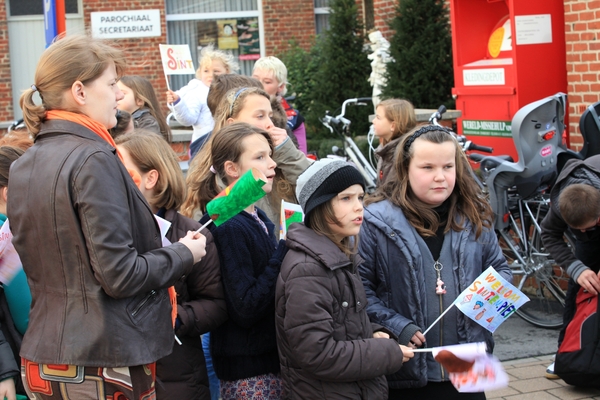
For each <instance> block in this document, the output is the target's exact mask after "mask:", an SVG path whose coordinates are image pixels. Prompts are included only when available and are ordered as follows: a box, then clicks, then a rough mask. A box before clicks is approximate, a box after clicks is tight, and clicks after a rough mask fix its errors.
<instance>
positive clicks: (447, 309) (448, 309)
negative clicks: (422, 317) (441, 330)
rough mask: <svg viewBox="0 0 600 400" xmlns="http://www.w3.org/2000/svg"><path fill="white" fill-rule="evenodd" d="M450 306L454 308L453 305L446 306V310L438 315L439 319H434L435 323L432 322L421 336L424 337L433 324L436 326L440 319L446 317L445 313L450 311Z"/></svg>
mask: <svg viewBox="0 0 600 400" xmlns="http://www.w3.org/2000/svg"><path fill="white" fill-rule="evenodd" d="M452 306H454V303H452V304H450V305H449V306H448V308H446V309H445V310H444V312H443V313H442V315H440V316H439V317H437V319H436V320H435V321H433V323H432V324H431V325H429V328H427V329H425V332H423V335H426V334H427V332H429V331H430V330H431V328H433V326H434V325H435V324H437V323H438V322H439V321H440V319H442V317H443V316H444V315H446V313H447V312H448V311H450V309H451V308H452Z"/></svg>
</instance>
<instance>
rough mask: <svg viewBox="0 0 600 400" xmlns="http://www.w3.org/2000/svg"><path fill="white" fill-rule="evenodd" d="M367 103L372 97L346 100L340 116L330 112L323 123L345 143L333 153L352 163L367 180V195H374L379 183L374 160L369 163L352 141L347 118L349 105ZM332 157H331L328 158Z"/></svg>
mask: <svg viewBox="0 0 600 400" xmlns="http://www.w3.org/2000/svg"><path fill="white" fill-rule="evenodd" d="M367 101H369V102H370V101H371V98H370V97H359V98H354V99H347V100H344V102H343V103H342V107H341V112H340V114H338V115H336V116H335V117H334V116H332V115H330V114H329V111H326V112H325V116H324V117H323V118H322V119H321V123H322V124H323V125H325V127H326V128H327V129H329V131H331V133H335V134H337V135H338V136H339V137H340V138H341V139H342V142H343V148H342V149H338V148H337V146H334V147H333V148H332V152H333V153H334V157H335V155H336V154H340V153H341V154H343V156H342V157H343V158H345V159H346V160H348V161H351V162H352V163H353V164H354V165H355V166H356V168H357V169H358V170H359V171H360V173H361V174H362V176H363V178H365V184H366V191H367V193H372V192H374V191H375V187H376V182H377V172H376V168H375V167H374V165H373V163H372V160H371V162H369V161H368V160H367V159H366V158H365V156H364V155H363V154H362V152H361V151H360V149H359V148H358V146H357V145H356V143H354V140H352V136H351V134H350V124H351V122H350V120H349V119H347V118H345V117H344V115H345V114H346V106H347V105H349V104H356V105H366V102H367ZM328 157H331V156H328Z"/></svg>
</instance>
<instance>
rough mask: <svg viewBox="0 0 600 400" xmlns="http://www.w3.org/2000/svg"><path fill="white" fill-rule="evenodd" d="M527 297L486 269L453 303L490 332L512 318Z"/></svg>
mask: <svg viewBox="0 0 600 400" xmlns="http://www.w3.org/2000/svg"><path fill="white" fill-rule="evenodd" d="M528 301H529V298H528V297H527V296H525V295H524V294H523V292H521V291H520V290H519V289H517V288H516V287H515V286H513V285H512V284H510V283H509V282H507V281H506V279H504V278H502V276H500V274H499V273H498V272H497V271H496V270H495V269H494V268H492V267H489V268H488V269H486V270H485V271H483V273H482V274H481V275H479V276H478V277H477V279H475V281H474V282H473V283H472V284H471V285H470V286H469V287H468V288H467V289H465V290H464V291H463V292H462V293H461V294H460V295H459V296H458V297H457V298H456V300H454V303H453V304H454V305H455V306H456V307H458V309H459V310H460V311H462V312H463V313H464V314H465V315H466V316H467V317H469V318H471V319H472V320H473V321H475V322H477V323H478V324H479V325H481V326H483V327H484V328H485V329H487V330H488V331H490V332H494V331H495V330H496V328H498V326H500V324H501V323H502V322H504V321H506V319H507V318H508V317H509V316H511V315H512V313H514V312H515V311H516V310H517V309H518V308H519V307H521V306H522V305H523V304H525V303H527V302H528Z"/></svg>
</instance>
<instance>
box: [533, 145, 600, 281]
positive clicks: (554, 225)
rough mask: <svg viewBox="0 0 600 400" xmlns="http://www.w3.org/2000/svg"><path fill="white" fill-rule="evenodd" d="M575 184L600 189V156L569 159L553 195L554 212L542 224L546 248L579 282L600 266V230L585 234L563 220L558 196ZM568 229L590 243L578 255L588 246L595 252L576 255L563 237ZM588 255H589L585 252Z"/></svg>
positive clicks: (551, 210)
mask: <svg viewBox="0 0 600 400" xmlns="http://www.w3.org/2000/svg"><path fill="white" fill-rule="evenodd" d="M574 183H583V184H586V185H591V186H593V187H595V188H596V189H598V190H600V155H597V156H593V157H590V158H588V159H586V160H569V161H568V162H567V163H566V164H565V166H564V167H563V170H562V171H561V173H560V175H559V176H558V178H557V180H556V183H555V184H554V187H553V188H552V192H551V193H550V199H551V203H550V204H551V206H550V211H549V212H548V214H546V217H545V218H544V220H543V221H542V225H541V226H542V242H543V243H544V246H545V247H546V249H547V250H548V252H549V253H550V254H551V255H552V257H554V259H555V260H556V262H557V263H558V264H559V265H560V266H561V267H563V268H565V269H566V270H567V273H568V274H569V276H570V277H571V278H573V280H575V281H577V278H578V277H579V275H581V273H582V272H583V271H585V270H586V269H588V267H592V266H594V265H591V264H598V257H597V256H596V253H597V249H598V246H599V245H600V230H599V229H596V230H595V231H593V232H581V231H580V230H577V229H570V228H569V226H568V225H567V224H566V223H565V221H564V220H563V219H562V216H561V215H560V210H559V201H558V197H559V196H560V193H561V192H562V191H563V189H564V188H566V187H567V186H569V185H572V184H574ZM567 230H570V231H571V233H572V234H573V235H574V236H575V237H576V238H577V240H578V241H581V242H587V243H586V245H585V246H578V247H580V248H579V249H578V252H580V251H582V249H583V248H584V247H587V248H591V249H592V253H591V254H577V255H576V254H574V253H573V251H572V249H571V248H569V246H568V245H567V243H566V242H565V240H564V237H563V234H564V233H565V232H566V231H567ZM584 253H589V252H587V251H584ZM582 258H584V260H582ZM598 266H599V265H596V266H594V267H595V268H593V269H594V270H595V271H596V272H598Z"/></svg>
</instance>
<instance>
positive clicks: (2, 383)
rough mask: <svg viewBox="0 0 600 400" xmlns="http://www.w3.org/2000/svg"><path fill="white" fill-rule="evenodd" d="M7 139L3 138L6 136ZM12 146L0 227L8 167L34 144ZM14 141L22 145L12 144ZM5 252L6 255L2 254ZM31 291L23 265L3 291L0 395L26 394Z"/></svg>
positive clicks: (4, 162)
mask: <svg viewBox="0 0 600 400" xmlns="http://www.w3.org/2000/svg"><path fill="white" fill-rule="evenodd" d="M11 133H13V132H11ZM3 139H4V138H3ZM9 141H10V142H13V143H14V144H13V145H2V146H0V226H2V225H3V224H4V223H5V222H6V221H7V216H6V200H7V198H8V179H9V170H10V166H11V165H12V163H13V162H15V161H16V160H17V159H18V158H19V157H20V156H21V155H23V153H24V152H25V149H26V148H28V147H30V146H31V145H32V144H33V141H32V140H31V139H30V138H28V140H25V139H24V138H21V139H18V140H9ZM15 144H18V145H20V146H21V148H19V147H13V146H14V145H15ZM3 255H4V254H3ZM30 308H31V292H30V290H29V286H28V284H27V277H26V275H25V272H24V271H23V268H20V270H19V271H18V272H17V274H16V275H15V276H14V277H13V278H12V280H11V281H10V282H8V283H4V284H2V290H0V398H1V399H4V398H5V397H6V398H7V399H9V400H13V399H15V393H20V394H22V395H25V394H26V393H25V389H24V388H23V383H22V380H21V375H20V373H19V370H20V367H21V357H19V349H20V347H21V341H22V340H23V334H24V333H25V330H26V329H27V324H28V322H29V310H30ZM11 393H12V394H11Z"/></svg>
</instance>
